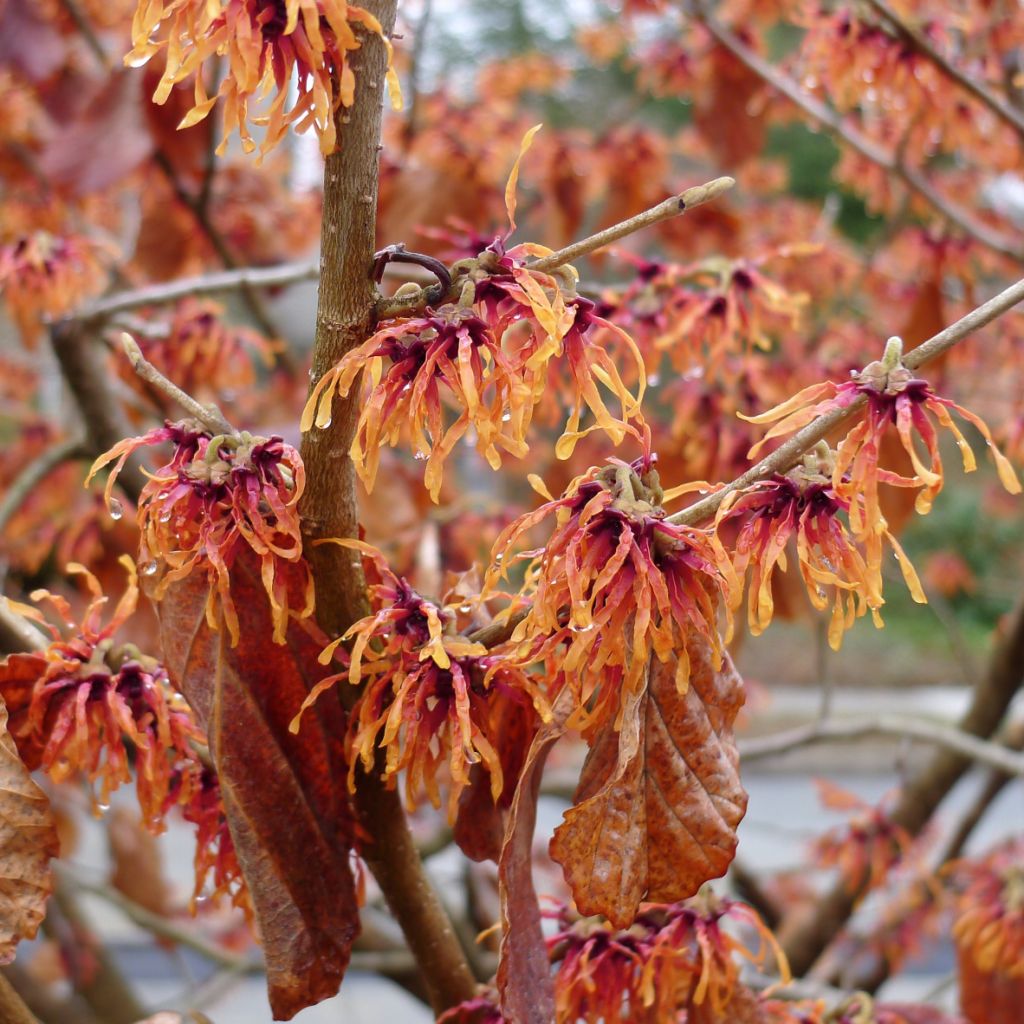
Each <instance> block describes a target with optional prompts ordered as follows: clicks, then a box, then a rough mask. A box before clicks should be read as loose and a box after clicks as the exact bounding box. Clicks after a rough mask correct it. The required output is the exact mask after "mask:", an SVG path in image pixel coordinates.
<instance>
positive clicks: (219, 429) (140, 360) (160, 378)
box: [121, 331, 235, 434]
mask: <svg viewBox="0 0 1024 1024" xmlns="http://www.w3.org/2000/svg"><path fill="white" fill-rule="evenodd" d="M121 347H122V348H123V349H124V352H125V355H127V356H128V361H129V362H130V363H131V364H132V369H133V370H134V371H135V372H136V373H137V374H138V375H139V376H140V377H141V378H142V379H143V380H144V381H146V383H147V384H152V385H153V387H155V388H157V389H158V390H160V391H162V392H163V393H164V394H165V395H167V396H168V398H171V399H173V400H174V401H175V402H177V403H178V405H180V406H181V407H182V409H184V410H186V412H188V414H189V416H191V417H192V418H193V419H196V420H198V421H199V422H200V423H202V425H203V426H204V427H206V428H207V429H208V430H210V431H212V432H213V433H214V434H234V433H235V428H234V427H233V426H231V424H230V423H229V422H228V421H227V419H226V418H225V416H224V414H223V413H222V412H221V411H220V409H219V408H217V406H216V405H212V404H211V405H202V404H201V403H200V402H197V401H196V400H195V399H194V398H193V397H192V396H191V395H190V394H188V393H187V392H185V391H182V390H181V388H179V387H178V385H177V384H175V383H174V382H173V381H170V380H168V379H167V378H166V377H165V376H164V375H163V374H162V373H161V372H160V371H159V370H158V369H157V368H156V367H155V366H154V365H153V364H152V363H151V362H149V361H148V360H147V359H146V357H145V356H144V355H143V354H142V349H140V348H139V345H138V342H136V340H135V339H134V338H133V337H132V336H131V335H130V334H128V332H127V331H124V332H122V334H121Z"/></svg>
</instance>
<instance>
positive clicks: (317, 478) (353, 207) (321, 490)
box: [301, 0, 475, 1013]
mask: <svg viewBox="0 0 1024 1024" xmlns="http://www.w3.org/2000/svg"><path fill="white" fill-rule="evenodd" d="M366 6H367V8H368V9H369V10H370V12H371V13H372V14H373V15H374V16H376V17H377V19H378V20H379V21H380V23H381V25H382V26H383V28H384V32H385V33H389V32H391V30H392V28H393V26H394V21H395V8H396V0H375V2H373V3H367V4H366ZM386 60H387V57H386V54H385V51H384V47H383V45H382V44H381V43H380V42H379V41H378V40H376V39H374V38H373V37H366V38H364V40H363V45H362V47H361V48H360V49H359V51H358V52H357V54H356V56H355V58H354V61H353V62H354V63H356V62H358V65H359V66H358V68H357V69H356V94H355V102H354V104H353V106H352V108H351V115H349V114H347V113H345V112H344V111H339V115H338V123H337V127H338V136H339V139H340V140H341V147H340V149H339V150H338V151H337V152H335V153H332V154H331V155H330V156H329V157H328V158H327V161H326V166H325V168H324V213H323V226H322V229H321V260H320V268H321V282H320V293H319V299H318V304H317V316H316V333H315V338H314V343H313V383H314V384H315V382H316V381H317V380H319V378H320V377H322V376H323V374H324V373H326V372H327V371H328V370H329V369H330V368H331V367H333V366H334V364H335V363H336V362H337V361H338V360H339V359H340V358H341V357H342V356H343V355H344V354H345V353H346V352H348V351H350V350H351V349H352V348H354V347H355V346H357V345H359V344H360V343H361V342H363V341H364V340H365V339H366V338H367V337H368V336H369V334H370V332H371V331H372V330H373V328H374V325H375V322H376V318H375V305H376V301H377V290H376V285H375V284H374V281H373V280H372V277H371V269H372V265H373V253H374V249H375V244H374V234H375V221H376V211H377V182H378V145H379V143H380V128H381V119H382V99H383V86H384V72H385V67H386ZM359 393H360V392H359V388H353V389H352V391H351V393H350V396H349V397H348V398H346V399H344V400H336V401H335V403H334V410H333V420H332V423H331V425H330V426H329V427H327V428H325V429H322V430H314V431H310V432H309V433H307V434H306V435H305V436H304V437H303V439H302V459H303V462H304V463H305V466H306V492H305V494H304V496H303V500H302V504H301V513H302V517H303V532H304V535H305V539H306V550H307V552H308V554H309V560H310V562H311V564H312V567H313V573H314V579H315V581H316V602H317V619H318V621H319V623H320V626H321V627H322V628H323V630H324V631H325V632H326V633H327V635H328V636H332V637H334V636H340V635H341V634H342V633H344V632H345V630H346V629H347V628H348V627H349V626H350V625H351V624H352V623H353V622H354V621H355V620H356V619H358V618H360V617H362V616H363V615H364V614H365V613H366V612H367V610H368V606H367V598H366V586H365V581H364V579H363V574H362V567H361V564H360V560H359V556H358V555H357V554H355V553H353V552H352V551H349V550H346V549H345V548H342V547H340V546H339V545H337V544H319V545H314V544H313V543H312V542H313V541H315V540H318V539H321V538H327V537H355V536H356V535H357V532H358V525H357V509H356V488H355V471H354V467H353V464H352V460H351V458H350V456H349V449H350V447H351V444H352V438H353V435H354V433H355V426H356V422H357V420H358V416H359V398H358V396H359ZM355 690H356V688H355V687H348V686H344V687H339V691H340V694H341V695H342V699H343V700H345V701H347V702H351V701H352V700H354V698H355V694H354V693H353V692H352V691H355ZM378 753H379V754H381V755H382V752H381V751H378ZM382 768H383V764H382V763H380V764H378V766H377V767H376V769H375V770H374V771H372V772H370V773H367V774H361V775H360V776H359V777H358V779H357V782H356V792H355V795H354V798H353V802H354V805H355V810H356V814H357V817H358V819H359V824H360V827H361V828H362V830H363V831H364V833H365V834H366V835H367V836H368V840H367V841H366V842H365V843H364V844H363V845H362V848H361V851H360V852H361V853H362V855H363V857H364V858H365V860H366V862H367V864H368V865H369V867H370V870H371V871H372V872H373V874H374V876H375V878H376V879H377V882H378V884H379V885H380V888H381V891H382V892H383V894H384V897H385V899H386V900H387V903H388V906H389V908H390V909H391V912H392V913H393V914H394V916H395V918H396V919H397V920H398V923H399V924H400V926H401V928H402V931H403V933H404V935H405V939H406V942H407V943H408V945H409V948H410V950H411V951H412V953H413V955H414V956H415V958H416V961H417V963H418V964H419V967H420V971H421V972H422V974H423V980H424V983H425V985H426V987H427V990H428V994H429V997H430V1002H431V1005H432V1006H433V1007H434V1009H435V1011H437V1012H438V1013H440V1012H441V1011H443V1010H445V1009H447V1008H449V1007H451V1006H454V1005H456V1004H457V1003H459V1002H462V1001H463V1000H465V999H469V998H471V997H472V995H473V993H474V990H475V981H474V978H473V975H472V973H471V971H470V969H469V966H468V964H467V962H466V958H465V956H464V955H463V952H462V948H461V946H460V944H459V940H458V938H457V936H456V935H455V932H454V930H453V928H452V925H451V922H450V921H449V920H448V917H447V915H446V914H445V912H444V909H443V908H442V906H441V904H440V902H439V900H438V898H437V894H436V893H435V892H434V890H433V887H432V886H431V884H430V881H429V879H428V877H427V875H426V872H425V870H424V867H423V864H422V862H421V860H420V858H419V855H418V853H417V852H416V846H415V843H414V842H413V840H412V836H411V835H410V833H409V828H408V824H407V823H406V820H405V814H404V813H403V810H402V805H401V801H400V798H399V796H398V793H397V791H396V790H395V789H393V788H389V787H388V786H387V785H386V784H385V782H384V781H383V780H382V779H381V769H382Z"/></svg>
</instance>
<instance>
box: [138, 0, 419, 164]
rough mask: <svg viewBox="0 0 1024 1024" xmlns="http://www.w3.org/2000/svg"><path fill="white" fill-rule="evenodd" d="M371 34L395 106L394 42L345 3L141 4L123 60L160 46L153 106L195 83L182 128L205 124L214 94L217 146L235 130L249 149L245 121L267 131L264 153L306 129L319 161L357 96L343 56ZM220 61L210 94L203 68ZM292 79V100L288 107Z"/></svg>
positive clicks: (145, 56) (161, 0) (188, 0)
mask: <svg viewBox="0 0 1024 1024" xmlns="http://www.w3.org/2000/svg"><path fill="white" fill-rule="evenodd" d="M360 29H362V30H364V31H365V32H369V33H372V34H374V35H376V36H378V37H380V39H381V40H382V41H383V43H384V45H385V46H386V47H387V50H388V58H389V64H388V86H389V88H390V90H391V96H392V100H393V102H394V103H395V105H396V106H398V105H400V102H401V98H400V92H399V88H398V79H397V77H396V76H395V73H394V71H393V69H392V68H391V66H390V55H391V43H390V41H389V40H388V39H387V37H386V36H385V35H384V31H383V29H382V28H381V24H380V22H379V21H378V20H377V19H376V18H375V17H374V16H373V15H372V14H370V12H369V11H366V10H364V9H363V8H362V7H357V6H355V5H354V4H348V3H344V2H342V0H213V2H210V3H202V4H196V3H193V2H192V0H139V6H138V9H137V11H136V13H135V19H134V22H133V25H132V41H133V43H134V49H133V50H132V51H131V53H129V54H128V55H127V57H125V63H126V64H129V65H131V66H138V65H140V64H144V63H145V62H146V61H148V60H149V59H150V58H151V57H152V56H154V54H156V53H158V52H159V51H160V50H162V49H165V48H166V51H167V54H166V61H167V63H166V68H165V70H164V73H163V75H162V76H161V78H160V83H159V85H158V86H157V89H156V92H155V93H154V94H153V100H154V102H156V103H165V102H166V101H167V98H168V97H169V96H170V94H171V90H172V89H173V88H174V86H175V85H176V84H177V83H179V82H184V81H186V80H187V79H188V78H190V77H193V78H194V81H195V106H194V107H193V108H192V109H191V110H190V111H189V113H188V114H187V115H186V116H185V118H184V120H183V121H182V123H181V125H180V127H182V128H186V127H188V126H189V125H193V124H196V123H197V122H199V121H201V120H203V118H205V117H206V116H207V114H209V113H210V111H211V110H212V109H213V106H214V104H215V103H216V102H217V99H218V97H219V98H222V99H223V100H224V140H223V141H222V142H221V145H220V147H219V149H218V153H220V152H223V150H224V149H225V148H226V145H227V137H228V135H230V133H231V132H232V131H233V130H235V129H237V130H238V133H239V136H240V138H241V140H242V147H243V149H244V150H245V151H246V152H247V153H251V152H253V150H255V148H256V143H255V141H254V140H253V138H252V136H251V135H250V133H249V123H250V122H251V123H252V124H255V125H260V126H263V127H265V129H266V134H265V136H264V140H263V143H262V145H261V147H260V152H261V155H262V154H265V153H267V152H268V151H269V150H271V149H273V147H274V146H276V145H277V144H278V143H279V142H280V141H281V139H282V138H283V137H284V135H285V132H286V131H287V130H288V128H289V127H290V126H292V125H294V127H295V130H296V131H299V132H304V131H306V130H307V129H309V128H310V127H312V128H313V130H314V131H315V132H316V133H317V135H318V137H319V139H320V149H321V152H322V153H324V155H327V154H328V153H332V152H334V150H335V148H336V146H337V130H336V127H335V116H336V115H337V113H338V111H339V110H340V109H341V108H343V107H346V108H348V107H351V106H352V104H353V102H354V99H355V73H354V71H353V69H352V64H351V61H350V59H349V55H350V54H351V53H352V52H353V51H354V50H358V49H359V48H360V47H361V46H362V39H361V38H360V34H359V30H360ZM215 55H219V56H225V57H227V61H226V65H227V67H226V74H225V75H224V77H223V78H222V80H221V81H220V83H219V86H218V88H217V92H216V94H215V95H214V96H208V95H207V90H206V83H205V81H204V69H203V64H204V62H206V61H208V60H209V59H210V58H211V57H213V56H215ZM290 83H297V90H298V96H297V98H296V100H295V102H294V103H292V104H291V105H290V106H289V105H288V98H289V86H290ZM275 90H276V96H275V97H274V99H273V101H272V103H271V104H270V108H269V110H268V111H267V113H266V114H265V115H261V116H252V115H251V114H250V111H249V103H250V101H252V100H255V99H261V98H263V97H265V96H268V95H269V94H270V93H271V92H272V91H275Z"/></svg>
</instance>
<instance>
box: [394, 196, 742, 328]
mask: <svg viewBox="0 0 1024 1024" xmlns="http://www.w3.org/2000/svg"><path fill="white" fill-rule="evenodd" d="M735 184H736V179H735V178H728V177H723V178H715V179H713V180H712V181H708V182H705V184H703V185H694V186H693V187H692V188H688V189H686V191H685V192H680V193H679V194H678V195H675V196H669V197H668V199H664V200H662V201H661V202H660V203H658V204H657V205H655V206H652V207H651V208H650V209H648V210H644V211H643V212H642V213H638V214H637V215H636V216H635V217H628V218H627V219H626V220H622V221H619V223H618V224H613V225H612V226H611V227H608V228H605V229H604V230H603V231H598V232H597V233H596V234H593V235H590V236H589V237H588V238H582V239H580V240H579V241H578V242H573V243H572V245H567V246H566V247H565V248H564V249H559V250H558V251H557V252H553V253H551V255H550V256H543V257H541V258H540V259H539V260H535V261H534V262H532V263H529V264H527V266H528V267H529V268H530V269H531V270H540V271H551V270H557V269H558V268H559V267H562V266H564V265H565V264H566V263H569V262H571V261H572V260H575V259H579V258H580V257H581V256H586V255H587V254H588V253H591V252H596V251H597V250H598V249H603V248H605V246H608V245H611V244H612V243H613V242H617V241H618V240H619V239H620V238H625V237H626V236H627V235H631V234H633V233H635V232H637V231H641V230H643V229H644V228H647V227H650V226H651V225H652V224H659V223H660V222H661V221H663V220H669V219H670V218H672V217H681V216H682V215H683V214H684V213H686V211H687V210H692V209H693V208H694V207H696V206H702V205H703V204H704V203H710V202H711V201H712V200H713V199H717V198H718V197H719V196H720V195H721V194H722V193H723V192H727V191H728V190H729V189H730V188H732V187H733V185H735ZM452 276H453V278H454V280H453V282H452V285H451V287H450V288H448V289H447V290H446V289H445V288H444V287H443V286H441V285H437V284H434V285H430V286H429V287H426V288H421V289H420V290H419V291H417V292H412V293H410V294H409V295H402V296H398V297H394V298H387V299H381V300H380V301H379V302H378V303H377V316H378V317H379V318H380V319H387V318H390V317H396V316H404V315H406V314H408V313H412V312H414V311H416V310H418V309H422V308H423V307H424V306H431V305H437V304H438V303H440V302H444V301H445V300H446V299H449V298H454V297H455V295H457V294H458V290H459V289H460V288H461V287H462V283H463V281H464V280H465V279H464V278H461V277H457V276H454V275H452Z"/></svg>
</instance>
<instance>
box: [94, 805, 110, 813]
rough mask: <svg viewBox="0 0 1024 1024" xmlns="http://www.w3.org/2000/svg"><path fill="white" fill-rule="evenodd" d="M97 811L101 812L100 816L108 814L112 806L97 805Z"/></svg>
mask: <svg viewBox="0 0 1024 1024" xmlns="http://www.w3.org/2000/svg"><path fill="white" fill-rule="evenodd" d="M96 810H97V811H99V812H100V814H106V813H107V811H109V810H110V804H102V803H97V804H96Z"/></svg>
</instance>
